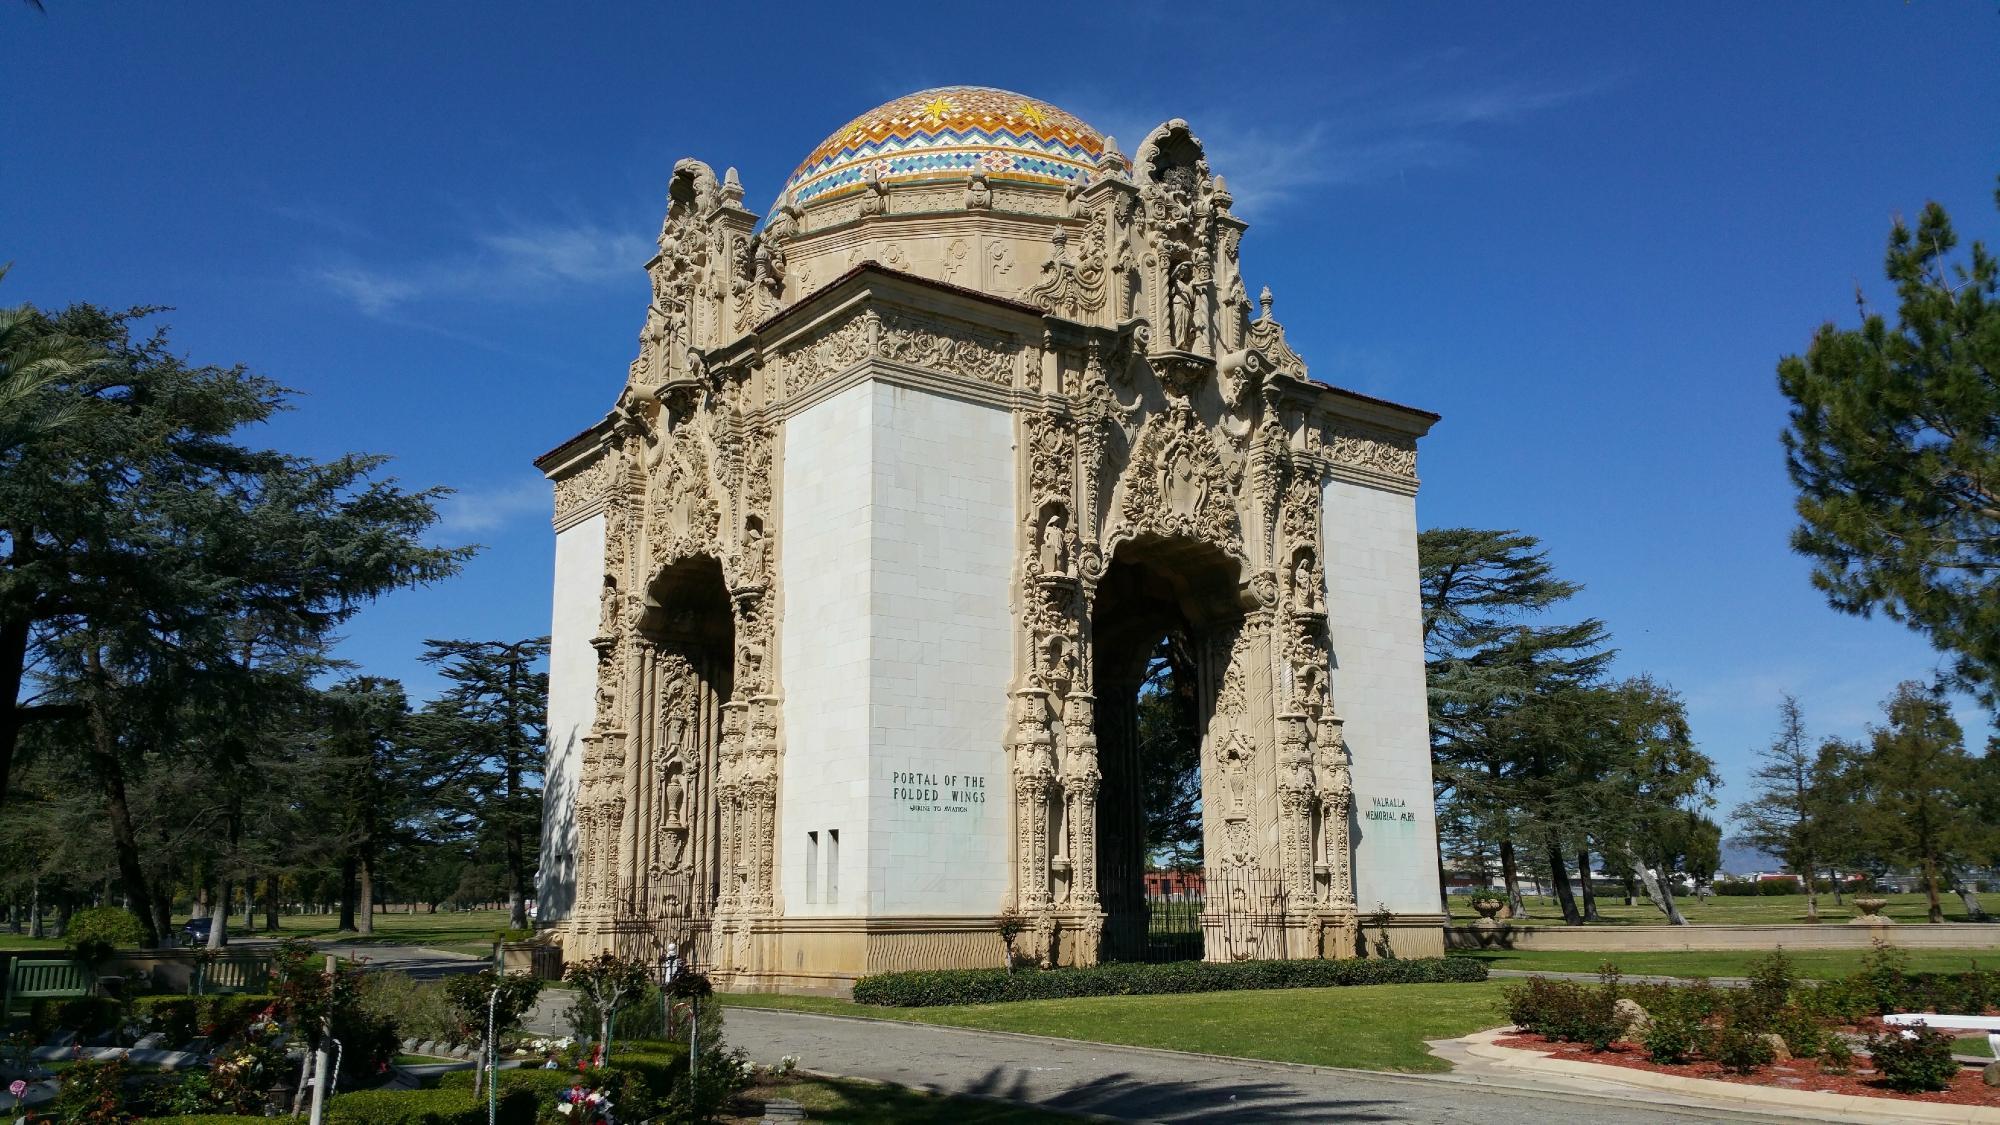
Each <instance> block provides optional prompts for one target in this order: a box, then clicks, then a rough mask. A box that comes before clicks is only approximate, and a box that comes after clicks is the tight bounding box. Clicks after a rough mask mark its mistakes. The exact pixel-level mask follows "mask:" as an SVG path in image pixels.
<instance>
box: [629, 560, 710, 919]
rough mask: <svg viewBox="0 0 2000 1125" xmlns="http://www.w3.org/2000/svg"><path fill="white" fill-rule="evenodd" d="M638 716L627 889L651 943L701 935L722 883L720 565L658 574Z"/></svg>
mask: <svg viewBox="0 0 2000 1125" xmlns="http://www.w3.org/2000/svg"><path fill="white" fill-rule="evenodd" d="M639 638H640V641H641V643H640V645H639V646H638V667H637V668H636V669H635V671H636V673H637V675H638V676H639V684H638V688H639V690H638V698H639V700H640V701H641V704H640V708H639V711H640V717H639V722H638V729H637V730H636V731H635V732H633V734H632V739H631V745H632V746H633V747H634V748H635V749H636V750H637V753H635V754H629V755H628V761H627V763H626V769H627V773H628V775H636V776H634V781H635V782H636V784H634V785H632V786H631V788H629V789H628V790H627V792H629V793H631V794H632V795H633V798H632V799H633V801H634V804H635V805H636V807H635V808H633V809H632V810H631V811H630V812H629V813H628V820H629V821H630V822H631V823H632V824H633V825H634V826H635V829H636V832H635V838H634V839H633V840H632V847H633V852H632V876H633V882H632V883H631V884H630V885H632V886H635V887H637V888H639V891H638V894H639V896H640V897H639V900H638V901H637V902H636V903H635V904H634V905H635V907H636V908H637V910H636V912H637V913H638V914H639V916H640V917H641V918H643V919H645V920H647V921H648V922H650V923H652V924H653V928H654V929H655V931H656V936H657V937H658V938H659V939H660V940H661V941H677V942H680V943H682V944H683V948H688V943H690V942H695V941H698V940H699V939H701V938H702V937H703V936H705V934H706V931H707V924H708V920H709V919H710V917H711V916H712V914H713V911H714V908H715V903H716V899H717V896H718V894H719V893H720V890H721V880H722V870H723V862H722V848H723V840H722V820H721V805H720V801H719V800H718V793H717V790H716V782H717V778H718V773H719V759H720V751H721V742H722V720H723V704H725V703H727V702H729V696H730V690H731V680H732V677H733V674H734V671H735V662H736V654H735V649H736V624H735V617H734V615H733V614H732V612H731V608H730V599H729V590H728V586H727V584H726V583H725V581H724V579H723V575H722V566H721V564H720V563H719V562H717V561H716V560H715V559H714V558H711V557H709V556H705V555H703V556H696V557H693V558H689V559H685V560H683V561H681V562H678V563H675V564H674V565H672V566H669V567H667V568H666V569H664V570H662V571H661V572H660V574H659V575H658V576H657V577H656V578H655V579H654V580H653V582H652V584H651V586H650V587H649V588H648V590H647V605H646V611H645V614H644V615H643V616H642V617H641V618H640V620H639Z"/></svg>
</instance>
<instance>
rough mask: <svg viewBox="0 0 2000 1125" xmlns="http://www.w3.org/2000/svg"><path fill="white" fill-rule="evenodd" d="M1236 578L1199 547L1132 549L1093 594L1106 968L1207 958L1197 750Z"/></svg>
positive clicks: (1215, 554)
mask: <svg viewBox="0 0 2000 1125" xmlns="http://www.w3.org/2000/svg"><path fill="white" fill-rule="evenodd" d="M1239 573H1240V568H1239V567H1238V566H1237V564H1236V563H1235V562H1234V561H1233V560H1232V559H1230V558H1229V556H1228V555H1226V554H1224V553H1223V552H1222V551H1220V550H1218V549H1217V548H1215V547H1214V546H1212V545H1210V544H1207V543H1202V542H1199V541H1195V540H1182V539H1150V540H1130V541H1127V542H1125V543H1123V544H1120V545H1119V547H1118V548H1117V550H1116V552H1115V553H1114V555H1113V557H1112V560H1111V565H1110V566H1109V567H1107V568H1106V569H1105V572H1104V576H1103V577H1102V578H1101V579H1100V580H1099V581H1098V583H1097V591H1096V597H1095V599H1094V604H1093V610H1092V618H1091V645H1092V651H1093V653H1094V656H1095V662H1096V703H1095V707H1096V715H1095V726H1096V731H1097V737H1098V762H1099V769H1100V771H1101V773H1102V775H1103V782H1102V787H1101V789H1100V790H1099V793H1100V797H1099V800H1098V806H1097V808H1098V826H1097V872H1098V898H1099V901H1100V904H1101V907H1102V909H1103V910H1104V912H1105V915H1106V917H1105V927H1104V937H1103V944H1102V947H1101V953H1100V956H1102V957H1103V958H1104V959H1106V960H1174V959H1187V960H1193V959H1198V958H1200V957H1201V956H1202V955H1203V940H1202V933H1201V928H1200V921H1199V914H1200V909H1201V906H1200V900H1201V893H1202V887H1203V881H1202V876H1201V872H1202V870H1203V856H1204V855H1205V851H1206V849H1205V847H1204V844H1205V837H1206V835H1207V825H1206V824H1205V823H1204V821H1203V815H1202V814H1203V809H1204V805H1203V801H1202V799H1201V794H1202V765H1203V762H1204V760H1205V755H1204V753H1203V749H1202V748H1203V745H1204V743H1205V741H1206V738H1207V732H1208V727H1209V720H1210V719H1211V718H1212V716H1213V715H1214V713H1215V703H1216V693H1217V690H1218V687H1219V684H1220V679H1221V668H1220V667H1219V665H1220V663H1221V662H1222V660H1224V659H1226V649H1227V644H1226V641H1225V642H1224V643H1222V644H1218V643H1217V642H1218V639H1219V638H1221V637H1222V636H1223V634H1224V633H1225V632H1227V631H1231V630H1233V629H1234V628H1235V627H1236V625H1237V624H1238V623H1239V622H1240V621H1241V619H1242V609H1241V607H1240V605H1239V604H1238V601H1237V590H1238V575H1239ZM1149 873H1152V874H1153V876H1154V879H1153V881H1154V883H1155V884H1156V885H1155V886H1153V887H1152V888H1151V890H1153V891H1154V892H1155V893H1153V894H1151V895H1149V894H1148V891H1149V887H1148V875H1149ZM1149 898H1150V899H1152V900H1154V901H1152V902H1150V903H1149Z"/></svg>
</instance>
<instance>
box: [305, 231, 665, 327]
mask: <svg viewBox="0 0 2000 1125" xmlns="http://www.w3.org/2000/svg"><path fill="white" fill-rule="evenodd" d="M652 252H653V251H652V245H651V243H650V242H649V241H648V240H647V238H646V237H645V235H644V233H643V232H641V231H638V230H625V229H618V228H613V227H608V226H605V225H602V224H599V223H594V222H568V223H543V224H516V225H514V226H511V227H507V228H504V229H500V230H493V231H481V232H478V233H475V234H473V235H471V236H470V237H468V238H467V239H466V241H465V243H464V245H462V246H461V247H459V248H457V249H455V250H451V251H448V252H446V253H443V254H441V255H438V256H435V257H431V258H420V259H414V260H406V261H401V262H390V263H384V262H364V261H361V260H360V259H357V258H355V257H352V256H351V255H344V256H338V257H329V258H326V259H323V260H321V261H320V262H319V263H317V264H315V265H313V266H311V267H309V268H308V270H307V274H308V276H309V277H310V278H311V279H312V280H314V281H316V282H317V283H319V284H320V285H323V286H325V287H326V288H327V289H329V290H331V291H332V292H333V293H335V294H337V295H338V296H340V297H341V298H343V299H345V300H347V301H348V302H350V303H352V304H353V305H354V306H355V307H356V308H358V309H360V310H361V311H362V312H364V313H368V314H369V315H371V316H384V315H387V314H388V313H390V312H392V311H394V310H397V309H400V308H403V307H406V306H409V305H412V304H416V303H419V302H425V301H442V300H453V299H459V298H465V297H470V296H474V295H477V296H480V297H495V296H498V297H503V298H511V299H516V300H531V299H535V298H539V297H544V296H547V295H549V294H552V293H555V292H558V291H561V290H564V289H571V288H575V287H578V286H590V285H601V284H604V283H606V282H610V281H618V280H624V279H629V278H634V277H637V276H638V273H639V269H640V267H641V266H642V265H643V264H644V263H645V261H646V260H647V259H648V258H650V257H651V256H652Z"/></svg>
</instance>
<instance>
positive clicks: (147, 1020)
mask: <svg viewBox="0 0 2000 1125" xmlns="http://www.w3.org/2000/svg"><path fill="white" fill-rule="evenodd" d="M277 1002H278V998H277V997H275V996H260V995H254V994H248V993H246V994H242V995H234V994H225V995H221V996H173V995H169V996H135V997H133V998H132V1011H131V1018H132V1022H134V1023H136V1024H138V1025H139V1026H140V1027H142V1028H144V1029H145V1030H147V1031H157V1032H160V1033H161V1034H163V1035H165V1036H166V1037H167V1042H168V1043H169V1044H170V1045H172V1046H175V1047H178V1046H180V1045H181V1044H183V1043H185V1042H187V1041H188V1040H190V1039H193V1038H194V1037H195V1036H197V1035H205V1036H207V1037H208V1038H210V1039H213V1040H215V1041H217V1042H221V1041H223V1040H228V1039H235V1038H238V1037H239V1036H241V1035H242V1034H243V1031H244V1029H245V1028H247V1027H249V1026H250V1024H251V1022H252V1021H254V1020H255V1019H256V1018H257V1017H258V1016H261V1015H263V1014H264V1012H265V1011H266V1010H267V1009H269V1008H270V1007H271V1006H272V1005H274V1004H276V1003H277Z"/></svg>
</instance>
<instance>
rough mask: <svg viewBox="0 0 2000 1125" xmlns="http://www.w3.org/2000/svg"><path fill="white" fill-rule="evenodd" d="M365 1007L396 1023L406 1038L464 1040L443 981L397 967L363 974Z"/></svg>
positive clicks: (398, 1029)
mask: <svg viewBox="0 0 2000 1125" xmlns="http://www.w3.org/2000/svg"><path fill="white" fill-rule="evenodd" d="M361 1010H362V1011H363V1012H366V1013H368V1015H369V1016H371V1017H373V1018H374V1019H377V1020H380V1021H382V1022H384V1023H388V1024H392V1025H394V1027H395V1028H396V1032H397V1034H398V1035H400V1036H402V1037H403V1038H405V1039H424V1040H433V1039H442V1040H445V1041H446V1042H449V1043H452V1044H457V1043H459V1042H461V1040H460V1038H459V1026H458V1019H457V1016H456V1015H455V1014H454V1013H453V1012H452V1008H451V1001H450V1000H449V999H447V998H446V996H445V991H444V985H443V983H442V982H439V981H434V980H424V981H420V980H415V979H412V978H411V976H410V975H409V974H408V973H398V972H393V971H392V972H377V973H369V974H367V975H365V976H363V977H362V978H361Z"/></svg>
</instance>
